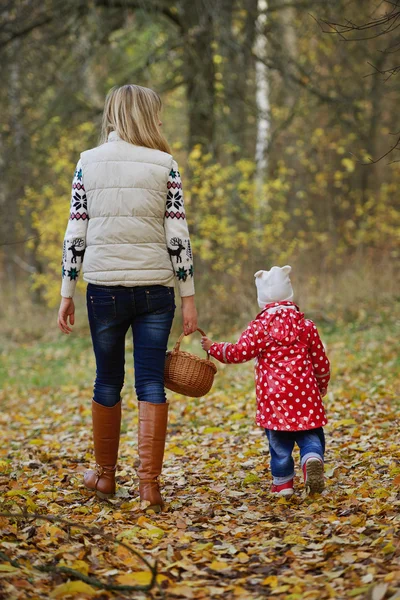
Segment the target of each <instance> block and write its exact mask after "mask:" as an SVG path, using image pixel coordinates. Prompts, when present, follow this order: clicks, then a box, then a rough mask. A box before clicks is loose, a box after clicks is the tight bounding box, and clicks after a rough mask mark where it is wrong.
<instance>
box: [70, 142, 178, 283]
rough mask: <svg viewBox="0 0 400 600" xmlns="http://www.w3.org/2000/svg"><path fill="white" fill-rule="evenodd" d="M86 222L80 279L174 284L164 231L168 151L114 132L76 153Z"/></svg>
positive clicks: (168, 168)
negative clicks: (99, 142) (129, 139)
mask: <svg viewBox="0 0 400 600" xmlns="http://www.w3.org/2000/svg"><path fill="white" fill-rule="evenodd" d="M81 160H82V170H83V183H84V186H85V190H86V195H87V201H88V214H89V223H88V229H87V238H86V251H85V256H84V260H83V274H84V275H83V278H84V279H85V281H88V282H89V283H95V284H103V285H125V286H140V285H155V284H160V285H169V286H173V285H174V271H173V268H172V264H171V260H170V257H169V254H168V250H167V244H166V239H165V232H164V215H165V203H166V197H167V180H168V175H169V172H170V170H171V167H172V160H173V159H172V156H170V155H169V154H167V153H165V152H161V151H160V150H153V149H150V148H143V147H141V146H134V145H133V144H129V143H128V142H124V141H123V140H121V139H120V138H119V137H118V135H117V134H116V133H115V132H112V133H110V135H109V138H108V142H107V143H105V144H102V145H101V146H99V147H97V148H93V149H92V150H88V151H87V152H83V153H82V154H81Z"/></svg>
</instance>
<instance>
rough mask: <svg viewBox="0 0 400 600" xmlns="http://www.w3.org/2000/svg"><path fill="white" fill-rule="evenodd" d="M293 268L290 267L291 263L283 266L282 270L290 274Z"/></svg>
mask: <svg viewBox="0 0 400 600" xmlns="http://www.w3.org/2000/svg"><path fill="white" fill-rule="evenodd" d="M291 270H292V267H290V266H289V265H285V266H284V267H282V271H283V272H284V273H286V275H289V273H290V271H291Z"/></svg>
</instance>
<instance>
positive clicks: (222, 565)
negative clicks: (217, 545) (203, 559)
mask: <svg viewBox="0 0 400 600" xmlns="http://www.w3.org/2000/svg"><path fill="white" fill-rule="evenodd" d="M210 569H212V570H213V571H224V570H225V569H229V565H228V563H226V562H223V561H220V560H213V561H212V563H211V565H210Z"/></svg>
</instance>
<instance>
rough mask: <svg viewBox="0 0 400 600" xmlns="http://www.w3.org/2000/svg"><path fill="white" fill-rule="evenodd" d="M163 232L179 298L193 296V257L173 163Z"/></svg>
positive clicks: (179, 184)
mask: <svg viewBox="0 0 400 600" xmlns="http://www.w3.org/2000/svg"><path fill="white" fill-rule="evenodd" d="M167 187H168V190H167V199H166V207H165V218H164V230H165V238H166V242H167V248H168V252H169V255H170V258H171V262H172V267H173V269H174V273H175V277H176V279H177V282H178V287H179V293H180V296H181V297H184V296H193V294H194V279H193V256H192V247H191V245H190V237H189V229H188V225H187V221H186V214H185V206H184V202H183V192H182V181H181V176H180V173H179V171H178V165H177V163H176V162H175V161H173V163H172V169H171V171H170V174H169V176H168V184H167Z"/></svg>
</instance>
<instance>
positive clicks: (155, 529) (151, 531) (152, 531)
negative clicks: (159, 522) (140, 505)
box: [142, 527, 165, 540]
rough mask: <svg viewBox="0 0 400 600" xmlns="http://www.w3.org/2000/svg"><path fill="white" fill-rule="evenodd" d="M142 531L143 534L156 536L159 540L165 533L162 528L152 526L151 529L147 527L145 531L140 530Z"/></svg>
mask: <svg viewBox="0 0 400 600" xmlns="http://www.w3.org/2000/svg"><path fill="white" fill-rule="evenodd" d="M142 533H145V535H148V536H149V537H154V538H157V539H159V540H160V539H161V538H162V537H163V536H164V535H165V531H164V530H163V529H161V528H160V527H152V528H151V529H148V530H147V531H146V532H142Z"/></svg>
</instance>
